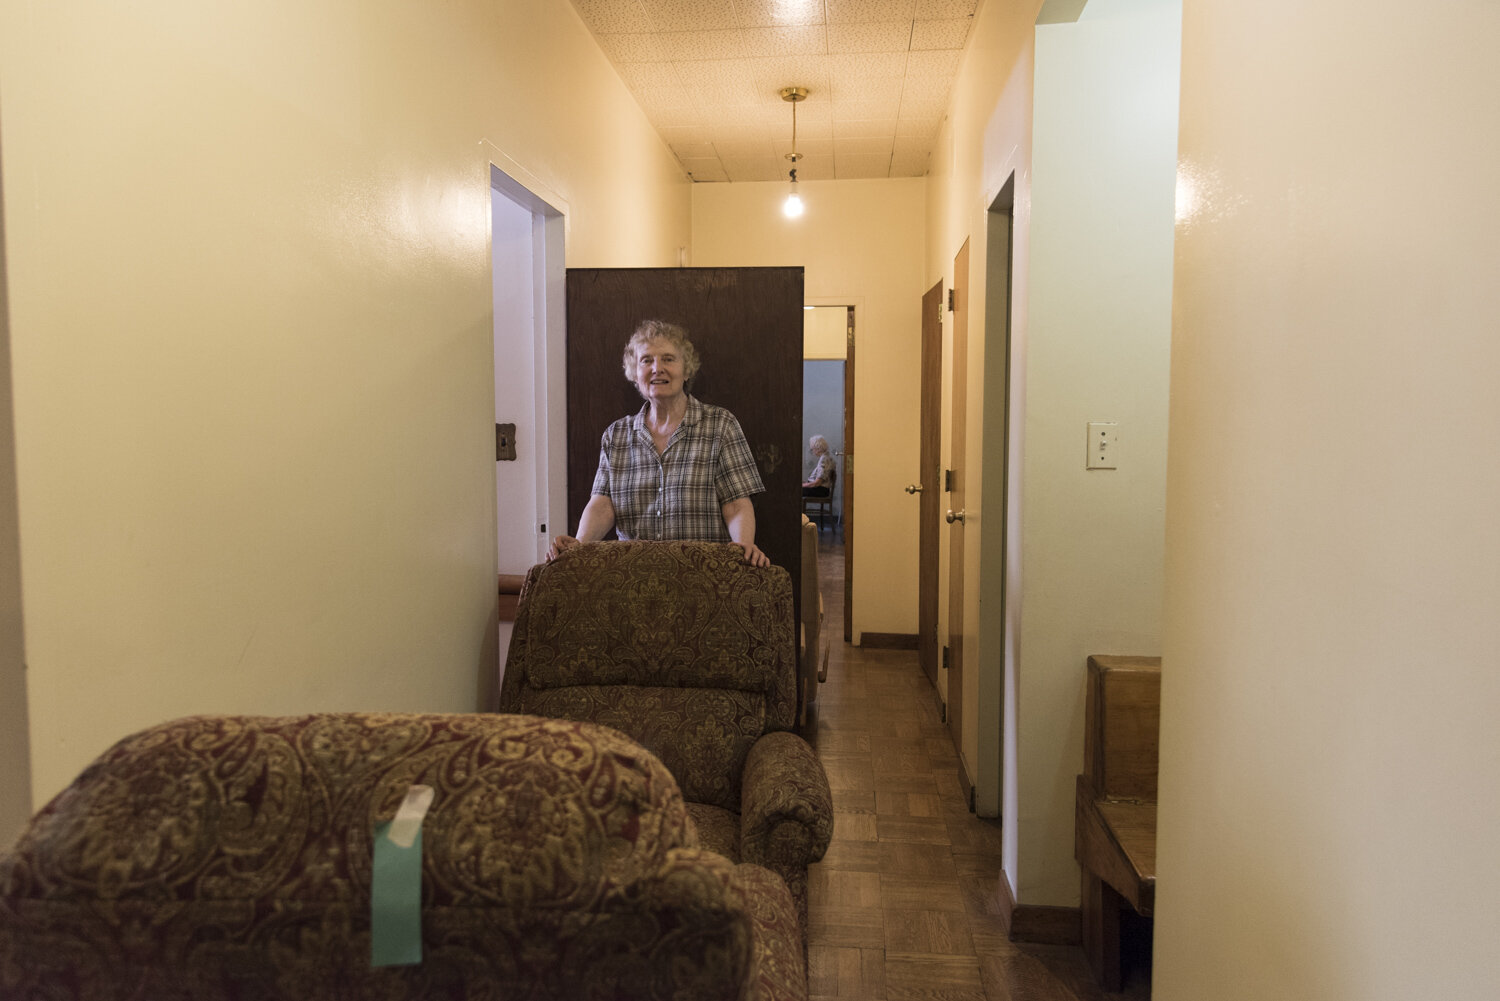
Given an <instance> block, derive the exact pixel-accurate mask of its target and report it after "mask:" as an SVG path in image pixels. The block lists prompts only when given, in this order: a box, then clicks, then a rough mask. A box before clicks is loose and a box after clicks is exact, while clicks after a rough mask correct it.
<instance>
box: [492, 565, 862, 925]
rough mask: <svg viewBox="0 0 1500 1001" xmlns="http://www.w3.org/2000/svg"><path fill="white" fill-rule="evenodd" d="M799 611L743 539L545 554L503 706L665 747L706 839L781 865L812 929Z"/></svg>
mask: <svg viewBox="0 0 1500 1001" xmlns="http://www.w3.org/2000/svg"><path fill="white" fill-rule="evenodd" d="M796 630H797V617H796V614H795V611H794V609H793V606H792V588H791V580H790V578H789V577H788V576H787V573H786V571H785V570H783V569H781V568H780V567H770V568H768V569H762V568H757V567H752V566H750V565H748V564H746V563H745V562H744V555H743V552H742V550H740V548H739V547H738V546H734V545H731V544H728V543H724V544H719V543H701V542H603V543H596V544H592V545H582V546H575V547H574V548H572V549H569V550H567V551H565V552H564V553H563V554H562V555H561V556H560V557H558V559H556V560H555V561H553V562H551V563H544V564H540V565H538V566H535V567H533V568H532V569H531V572H530V573H529V574H528V575H527V577H526V583H525V585H524V586H523V587H522V590H521V601H520V607H519V609H518V611H517V614H516V624H515V630H514V632H513V633H512V634H511V645H510V654H509V658H508V660H507V663H506V668H505V678H504V681H503V683H502V685H501V692H500V708H501V710H502V711H505V712H521V713H534V714H536V715H540V716H557V717H562V718H565V719H586V720H589V721H592V722H595V723H603V724H606V725H608V726H612V727H614V728H616V729H618V730H620V731H622V732H624V733H626V734H628V735H629V736H630V737H632V738H633V739H635V740H637V741H639V742H640V743H641V744H642V745H644V746H645V747H646V748H648V749H649V750H650V751H652V753H654V754H656V755H657V756H658V757H659V758H661V760H662V762H663V763H664V764H666V766H667V768H668V769H669V770H670V771H671V773H672V774H673V776H675V777H676V779H677V783H678V785H679V786H680V787H681V789H682V794H683V797H684V798H685V799H686V800H687V809H688V813H689V815H690V816H691V817H692V818H693V820H694V822H695V824H696V826H697V829H698V833H699V835H700V837H701V838H702V842H703V845H704V846H705V847H707V848H711V849H712V850H714V851H716V852H719V853H721V854H723V855H725V856H727V857H728V858H729V859H731V860H732V861H735V862H754V863H757V864H759V865H763V866H765V867H766V868H768V869H770V870H772V871H773V872H775V873H777V874H778V875H780V876H781V877H782V879H783V880H784V881H785V882H786V885H787V887H788V888H789V889H790V890H791V892H792V896H793V898H794V899H795V900H796V902H797V911H798V915H799V919H800V920H801V927H802V928H803V930H804V935H805V931H806V928H807V922H806V917H807V867H808V865H809V864H810V863H812V862H816V861H817V860H818V859H820V858H822V857H823V852H824V850H825V849H826V848H827V847H828V840H829V837H830V835H831V833H832V830H833V804H832V797H831V794H830V792H829V788H828V778H827V776H826V775H825V774H824V772H823V766H822V764H821V763H820V762H819V761H818V758H817V755H816V754H815V753H814V752H813V749H812V748H811V747H810V746H808V744H807V742H806V741H804V740H803V739H802V738H801V737H799V736H797V735H796V734H795V733H792V732H790V731H791V730H792V729H793V728H794V727H795V725H796V710H797V673H796V645H795V644H796Z"/></svg>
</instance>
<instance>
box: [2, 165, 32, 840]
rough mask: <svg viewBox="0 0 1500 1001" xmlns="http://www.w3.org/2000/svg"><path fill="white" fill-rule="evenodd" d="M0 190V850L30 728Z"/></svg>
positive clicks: (21, 791)
mask: <svg viewBox="0 0 1500 1001" xmlns="http://www.w3.org/2000/svg"><path fill="white" fill-rule="evenodd" d="M3 192H4V185H3V184H0V848H4V847H6V846H8V845H9V844H10V842H11V839H12V838H13V837H15V835H16V833H17V832H18V831H20V829H21V827H22V826H23V825H24V824H25V823H26V820H27V818H28V817H30V816H31V809H30V807H31V751H30V746H29V745H30V724H29V723H28V721H27V718H26V649H25V645H24V644H23V643H22V633H23V631H24V629H23V622H22V616H21V550H20V545H19V543H20V528H19V524H18V514H17V510H16V447H15V441H16V439H15V418H14V413H13V410H12V407H11V388H10V386H11V370H10V308H9V304H8V302H7V294H6V288H7V281H6V269H5V203H4V198H3Z"/></svg>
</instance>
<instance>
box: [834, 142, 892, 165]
mask: <svg viewBox="0 0 1500 1001" xmlns="http://www.w3.org/2000/svg"><path fill="white" fill-rule="evenodd" d="M894 142H895V140H893V139H889V138H887V139H835V140H834V141H833V156H834V159H836V160H837V159H839V158H840V157H845V156H886V157H888V156H890V155H891V151H892V149H893V148H894Z"/></svg>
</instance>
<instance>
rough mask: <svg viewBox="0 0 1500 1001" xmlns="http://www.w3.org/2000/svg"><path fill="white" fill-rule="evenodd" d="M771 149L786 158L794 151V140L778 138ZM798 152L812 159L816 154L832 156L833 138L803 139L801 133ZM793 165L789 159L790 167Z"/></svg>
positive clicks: (805, 157)
mask: <svg viewBox="0 0 1500 1001" xmlns="http://www.w3.org/2000/svg"><path fill="white" fill-rule="evenodd" d="M771 150H772V152H774V153H775V154H776V155H777V156H778V157H781V158H782V159H783V160H785V159H786V155H787V154H788V153H790V152H791V151H792V141H791V140H790V139H777V140H775V141H774V142H772V144H771ZM797 152H798V153H801V154H802V156H803V159H811V158H813V157H815V156H832V155H833V140H832V139H803V138H802V137H801V136H800V135H799V136H798V137H797ZM798 163H799V164H800V163H801V161H800V160H799V161H798ZM791 165H792V164H791V161H790V160H787V166H788V167H790V166H791Z"/></svg>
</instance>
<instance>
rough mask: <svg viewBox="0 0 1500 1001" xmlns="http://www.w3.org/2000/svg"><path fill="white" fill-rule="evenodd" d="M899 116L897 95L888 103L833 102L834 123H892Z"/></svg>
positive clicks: (899, 102)
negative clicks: (883, 121) (885, 121)
mask: <svg viewBox="0 0 1500 1001" xmlns="http://www.w3.org/2000/svg"><path fill="white" fill-rule="evenodd" d="M900 114H901V100H900V97H899V95H898V96H897V98H896V99H895V100H889V101H837V100H836V101H834V104H833V120H834V121H836V122H857V121H880V120H889V121H894V120H895V119H896V118H897V116H899V115H900Z"/></svg>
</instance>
